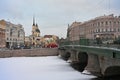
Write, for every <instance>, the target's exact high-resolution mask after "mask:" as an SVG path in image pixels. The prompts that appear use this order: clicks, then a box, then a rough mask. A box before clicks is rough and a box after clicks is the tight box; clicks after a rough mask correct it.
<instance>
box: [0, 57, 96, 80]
mask: <svg viewBox="0 0 120 80" xmlns="http://www.w3.org/2000/svg"><path fill="white" fill-rule="evenodd" d="M92 78H95V76H93V75H85V74H82V73H80V72H78V71H76V70H74V69H73V68H72V67H71V66H70V65H69V63H67V62H66V61H64V60H62V59H60V58H59V57H57V56H49V57H12V58H0V80H90V79H92Z"/></svg>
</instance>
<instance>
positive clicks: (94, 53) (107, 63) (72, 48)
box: [59, 45, 120, 76]
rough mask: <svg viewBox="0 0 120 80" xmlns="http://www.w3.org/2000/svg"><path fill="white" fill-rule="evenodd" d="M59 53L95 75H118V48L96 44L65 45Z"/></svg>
mask: <svg viewBox="0 0 120 80" xmlns="http://www.w3.org/2000/svg"><path fill="white" fill-rule="evenodd" d="M59 54H60V55H61V56H62V57H63V58H64V59H65V60H68V59H69V60H70V61H71V64H73V65H77V66H79V69H80V71H83V70H84V69H87V70H88V71H90V72H91V73H95V74H96V75H97V76H114V75H120V49H116V48H109V47H98V46H84V45H65V46H62V47H60V48H59Z"/></svg>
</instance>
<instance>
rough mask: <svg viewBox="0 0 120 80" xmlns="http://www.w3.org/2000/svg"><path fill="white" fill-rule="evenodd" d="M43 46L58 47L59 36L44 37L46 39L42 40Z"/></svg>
mask: <svg viewBox="0 0 120 80" xmlns="http://www.w3.org/2000/svg"><path fill="white" fill-rule="evenodd" d="M41 45H42V47H47V48H55V47H58V36H55V35H44V37H42V38H41Z"/></svg>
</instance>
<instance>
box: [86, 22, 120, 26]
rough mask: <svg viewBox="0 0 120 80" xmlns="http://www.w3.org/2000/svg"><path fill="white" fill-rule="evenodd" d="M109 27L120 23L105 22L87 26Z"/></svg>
mask: <svg viewBox="0 0 120 80" xmlns="http://www.w3.org/2000/svg"><path fill="white" fill-rule="evenodd" d="M108 25H120V21H114V22H113V21H105V22H97V23H92V24H90V25H89V24H88V25H87V26H108Z"/></svg>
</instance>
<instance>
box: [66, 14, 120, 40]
mask: <svg viewBox="0 0 120 80" xmlns="http://www.w3.org/2000/svg"><path fill="white" fill-rule="evenodd" d="M119 37H120V16H114V15H113V14H111V15H104V16H100V17H96V18H94V19H91V20H89V21H86V22H83V23H81V22H73V23H72V25H70V26H69V27H68V38H69V40H70V41H75V40H79V39H81V38H86V39H91V40H94V39H96V38H99V39H101V40H102V42H105V41H113V40H115V39H116V38H119Z"/></svg>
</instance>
